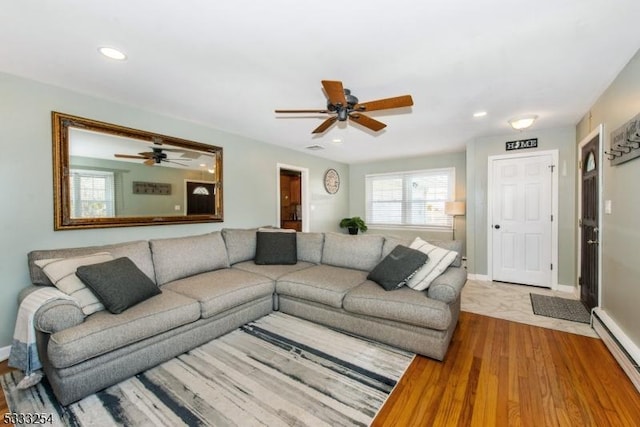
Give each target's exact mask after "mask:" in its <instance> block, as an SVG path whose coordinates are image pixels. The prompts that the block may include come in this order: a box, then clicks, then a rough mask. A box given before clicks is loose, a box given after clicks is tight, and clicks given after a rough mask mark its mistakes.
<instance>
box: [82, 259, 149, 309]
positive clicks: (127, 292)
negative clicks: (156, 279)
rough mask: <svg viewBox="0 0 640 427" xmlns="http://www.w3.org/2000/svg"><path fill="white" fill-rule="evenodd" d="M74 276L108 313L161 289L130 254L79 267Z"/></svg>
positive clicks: (140, 300) (131, 304)
mask: <svg viewBox="0 0 640 427" xmlns="http://www.w3.org/2000/svg"><path fill="white" fill-rule="evenodd" d="M76 276H78V277H79V278H80V280H82V281H83V282H84V284H85V285H87V287H88V288H89V289H91V290H92V291H93V293H94V294H95V295H96V297H98V299H99V300H100V302H102V304H103V305H104V306H105V308H106V309H107V310H109V311H110V312H111V313H114V314H118V313H122V312H123V311H125V310H126V309H127V308H129V307H132V306H134V305H136V304H138V303H140V302H142V301H144V300H146V299H149V298H151V297H152V296H154V295H158V294H160V293H162V291H161V290H160V289H159V288H158V286H156V285H155V283H153V282H152V281H151V279H149V277H148V276H147V275H146V274H144V273H143V272H142V271H140V269H139V268H138V267H137V266H136V265H135V264H134V263H133V261H131V260H130V259H129V258H126V257H122V258H116V259H114V260H113V261H107V262H103V263H100V264H92V265H85V266H81V267H78V269H77V270H76Z"/></svg>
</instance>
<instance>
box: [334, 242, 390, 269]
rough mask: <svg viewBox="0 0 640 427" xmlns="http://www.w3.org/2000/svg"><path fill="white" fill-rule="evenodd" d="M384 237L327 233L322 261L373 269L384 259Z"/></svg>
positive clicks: (336, 264) (336, 265)
mask: <svg viewBox="0 0 640 427" xmlns="http://www.w3.org/2000/svg"><path fill="white" fill-rule="evenodd" d="M383 242H384V237H382V236H378V235H370V236H368V235H356V236H352V235H349V234H338V233H326V234H325V236H324V249H323V250H322V263H323V264H328V265H333V266H335V267H346V268H353V269H356V270H363V271H371V270H373V267H375V266H376V265H377V264H378V262H380V260H381V259H382V257H381V255H382V244H383Z"/></svg>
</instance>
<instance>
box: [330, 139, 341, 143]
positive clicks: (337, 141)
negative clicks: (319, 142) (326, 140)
mask: <svg viewBox="0 0 640 427" xmlns="http://www.w3.org/2000/svg"><path fill="white" fill-rule="evenodd" d="M331 142H333V143H334V144H342V140H341V139H340V138H333V139H332V140H331Z"/></svg>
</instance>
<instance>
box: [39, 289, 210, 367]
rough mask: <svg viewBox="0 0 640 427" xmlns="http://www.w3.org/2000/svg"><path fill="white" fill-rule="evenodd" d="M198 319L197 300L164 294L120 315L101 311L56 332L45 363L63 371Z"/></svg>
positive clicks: (50, 341)
mask: <svg viewBox="0 0 640 427" xmlns="http://www.w3.org/2000/svg"><path fill="white" fill-rule="evenodd" d="M198 318H200V304H198V301H195V300H193V299H191V298H188V297H186V296H184V295H180V294H176V293H174V292H171V291H164V292H162V293H161V294H159V295H156V296H154V297H152V298H149V299H148V300H146V301H143V302H141V303H140V304H137V305H135V306H133V307H131V308H130V309H128V310H126V311H124V312H122V313H120V314H112V313H109V312H108V311H106V310H103V311H100V312H98V313H95V314H93V315H91V316H88V317H87V318H86V319H85V321H84V322H83V323H82V324H80V325H77V326H74V327H71V328H68V329H65V330H62V331H59V332H56V333H55V334H53V335H51V339H50V340H49V345H48V347H47V352H48V355H49V360H50V361H51V364H52V365H53V366H54V367H55V368H66V367H69V366H73V365H75V364H77V363H80V362H82V361H85V360H87V359H91V358H92V357H96V356H99V355H101V354H105V353H108V352H110V351H112V350H116V349H118V348H121V347H125V346H127V345H129V344H132V343H135V342H137V341H140V340H143V339H146V338H149V337H153V336H155V335H158V334H161V333H163V332H165V331H168V330H171V329H174V328H177V327H179V326H182V325H185V324H187V323H191V322H195V321H196V320H198Z"/></svg>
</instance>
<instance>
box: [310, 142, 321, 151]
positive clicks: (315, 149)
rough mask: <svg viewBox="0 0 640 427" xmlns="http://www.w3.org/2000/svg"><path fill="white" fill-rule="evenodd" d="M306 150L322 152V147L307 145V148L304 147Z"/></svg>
mask: <svg viewBox="0 0 640 427" xmlns="http://www.w3.org/2000/svg"><path fill="white" fill-rule="evenodd" d="M306 148H307V150H313V151H317V150H324V147H323V146H322V145H318V144H316V145H309V146H308V147H306Z"/></svg>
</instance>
